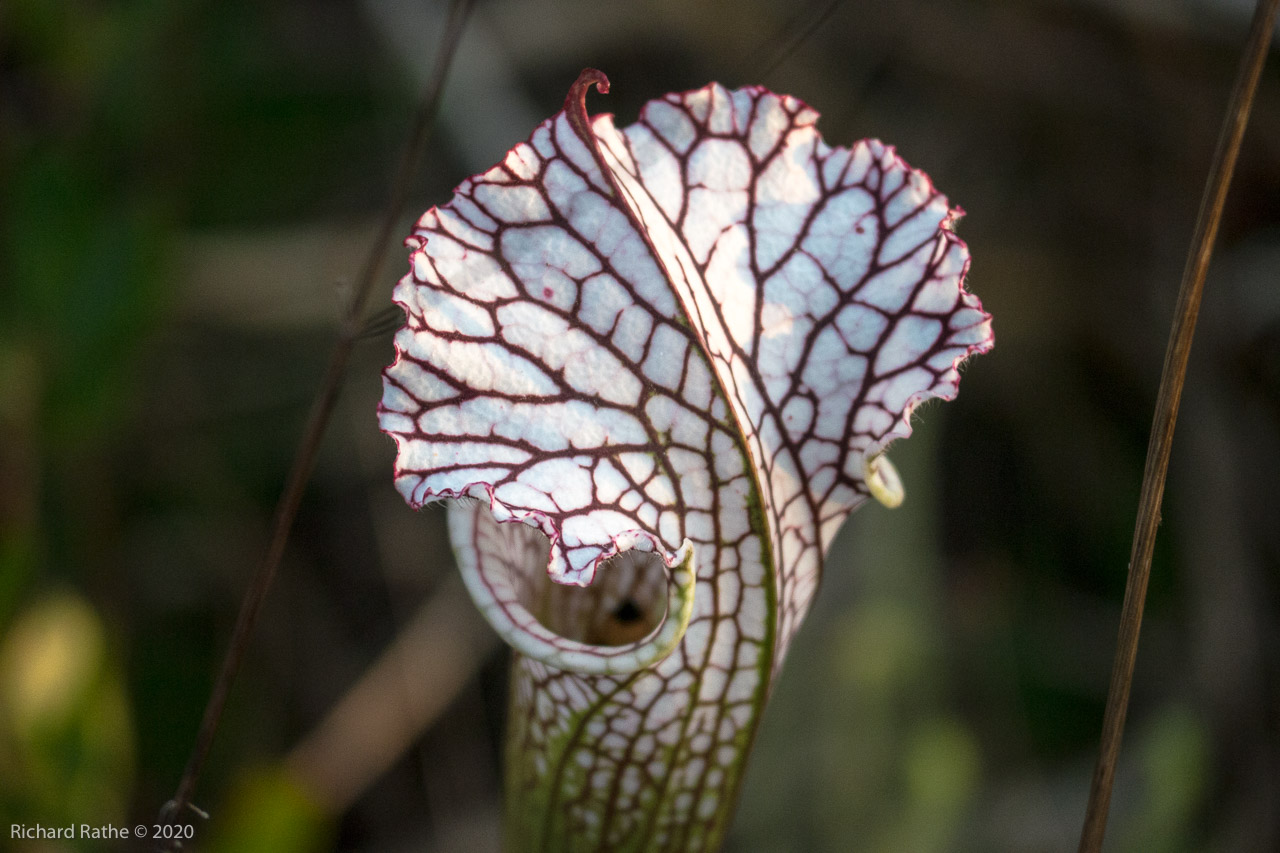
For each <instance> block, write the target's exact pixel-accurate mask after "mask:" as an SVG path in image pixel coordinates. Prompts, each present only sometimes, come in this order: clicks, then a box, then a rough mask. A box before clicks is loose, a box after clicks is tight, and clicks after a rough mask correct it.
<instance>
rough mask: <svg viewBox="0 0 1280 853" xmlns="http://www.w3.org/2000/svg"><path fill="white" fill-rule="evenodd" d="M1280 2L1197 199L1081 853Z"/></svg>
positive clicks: (1263, 9) (1274, 1) (1103, 777)
mask: <svg viewBox="0 0 1280 853" xmlns="http://www.w3.org/2000/svg"><path fill="white" fill-rule="evenodd" d="M1277 6H1280V0H1259V2H1258V4H1257V6H1256V8H1255V9H1254V15H1253V23H1252V25H1251V27H1250V30H1249V39H1248V42H1247V43H1246V45H1245V49H1244V51H1243V53H1242V54H1241V57H1240V69H1239V72H1238V74H1237V76H1236V83H1235V88H1234V89H1233V90H1232V92H1231V100H1230V102H1229V104H1228V106H1227V115H1226V118H1225V120H1224V122H1223V126H1222V132H1221V134H1220V135H1219V137H1218V147H1217V149H1216V150H1215V151H1214V155H1213V163H1212V166H1211V167H1210V169H1209V178H1208V181H1207V182H1206V185H1205V190H1204V197H1203V198H1202V199H1201V201H1200V213H1199V215H1198V217H1197V220H1196V229H1195V234H1194V236H1193V237H1192V240H1191V248H1190V251H1189V253H1188V255H1187V265H1186V268H1185V270H1184V271H1183V274H1182V286H1181V289H1180V290H1179V291H1178V304H1177V307H1176V309H1175V311H1174V319H1173V328H1172V329H1171V330H1170V332H1169V346H1168V349H1167V350H1166V351H1165V357H1164V370H1163V372H1162V373H1161V376H1160V390H1159V393H1158V395H1157V397H1156V411H1155V418H1154V420H1153V421H1152V424H1151V439H1150V442H1149V443H1148V445H1147V461H1146V467H1145V469H1144V470H1143V475H1142V492H1141V494H1140V496H1139V498H1138V519H1137V523H1136V524H1135V526H1134V531H1133V550H1132V552H1131V553H1130V556H1129V579H1128V582H1127V584H1126V586H1125V593H1124V604H1123V605H1122V609H1121V614H1120V636H1119V638H1118V639H1117V641H1116V659H1115V664H1114V666H1113V667H1112V670H1111V688H1110V692H1109V693H1108V695H1107V707H1106V711H1105V713H1104V715H1103V718H1102V743H1101V747H1100V750H1099V755H1098V763H1097V766H1096V767H1095V768H1094V771H1093V782H1092V785H1091V786H1090V790H1089V802H1088V806H1087V807H1086V810H1085V817H1084V828H1083V830H1082V831H1081V834H1080V847H1079V851H1080V853H1098V852H1099V851H1101V849H1102V839H1103V836H1104V835H1105V834H1106V829H1107V812H1108V810H1109V809H1110V806H1111V786H1112V782H1113V781H1114V778H1115V770H1116V761H1117V758H1118V755H1119V752H1120V740H1121V736H1122V735H1123V733H1124V721H1125V715H1126V714H1127V712H1128V707H1129V688H1130V686H1131V684H1132V681H1133V667H1134V660H1135V659H1136V657H1137V654H1138V633H1139V631H1140V630H1141V628H1142V609H1143V605H1144V603H1145V601H1146V597H1147V581H1148V580H1149V579H1150V577H1151V554H1152V551H1153V549H1154V547H1155V538H1156V527H1157V526H1158V525H1159V523H1160V502H1161V499H1162V498H1163V495H1164V482H1165V475H1166V473H1167V472H1168V469H1169V451H1170V448H1171V447H1172V445H1173V428H1174V425H1175V423H1176V421H1177V419H1178V403H1179V402H1180V401H1181V398H1182V388H1183V385H1184V384H1185V382H1186V374H1187V359H1188V357H1189V356H1190V354H1191V340H1192V336H1193V335H1194V334H1195V326H1196V318H1197V316H1198V315H1199V313H1200V297H1201V295H1202V294H1203V292H1204V280H1205V275H1206V273H1207V272H1208V270H1209V259H1210V257H1211V256H1212V255H1213V244H1214V239H1215V238H1216V237H1217V234H1218V223H1219V222H1220V221H1221V219H1222V209H1223V206H1224V204H1225V202H1226V197H1227V189H1228V187H1229V186H1230V185H1231V174H1232V172H1233V171H1234V170H1235V165H1236V157H1237V156H1238V155H1239V153H1240V141H1241V139H1242V138H1243V137H1244V130H1245V126H1246V125H1247V124H1248V122H1249V111H1250V109H1251V108H1252V106H1253V96H1254V92H1256V91H1257V88H1258V78H1259V77H1260V76H1261V74H1262V66H1263V64H1264V63H1265V62H1266V57H1267V48H1268V46H1269V45H1270V43H1271V31H1272V29H1273V28H1274V27H1275V19H1276V9H1277Z"/></svg>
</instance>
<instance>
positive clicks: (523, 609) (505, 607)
mask: <svg viewBox="0 0 1280 853" xmlns="http://www.w3.org/2000/svg"><path fill="white" fill-rule="evenodd" d="M449 528H450V536H451V538H452V539H453V542H454V549H455V552H456V554H457V557H458V567H459V570H460V571H461V573H462V578H463V581H464V582H465V583H466V586H467V590H468V591H469V592H470V593H471V597H472V600H473V601H475V603H476V606H477V607H479V608H480V612H481V613H482V614H483V615H484V617H485V619H486V620H487V621H488V622H489V624H490V625H491V626H492V627H493V628H494V630H495V631H497V632H498V634H499V635H500V636H501V637H502V638H503V640H505V641H506V642H507V644H508V645H510V646H511V647H512V648H514V649H515V650H516V651H518V652H520V653H521V654H522V655H524V656H525V657H529V658H532V659H534V660H538V661H541V662H543V663H545V664H547V665H548V666H552V667H555V668H557V669H562V670H568V671H572V672H577V673H580V674H584V675H623V674H629V673H632V672H636V671H638V670H640V669H643V668H645V667H648V666H651V665H653V664H654V663H656V662H658V661H660V660H662V659H663V658H665V657H666V656H667V655H668V654H670V653H671V652H672V650H674V649H675V647H676V646H677V645H678V644H679V642H680V640H681V638H682V637H683V636H684V632H685V630H686V629H687V628H688V626H689V620H690V618H691V617H692V615H693V593H694V588H695V585H696V580H695V576H694V567H693V546H692V544H691V543H689V542H687V541H686V542H685V544H684V545H683V546H682V547H681V549H680V551H679V552H677V555H676V557H677V559H676V561H675V562H674V563H673V564H672V565H666V564H665V562H664V560H663V559H662V557H660V556H659V555H658V554H656V553H653V552H646V551H641V550H634V549H633V550H628V551H624V552H622V553H619V554H615V555H613V556H612V557H610V558H609V559H608V560H606V561H605V562H604V563H603V564H602V565H601V567H600V571H599V572H598V573H597V574H596V576H595V577H594V579H593V581H592V582H591V583H590V584H588V585H586V586H572V585H566V584H559V583H555V582H554V581H552V580H551V579H550V578H549V577H548V576H547V571H546V565H547V551H548V540H547V537H546V536H545V535H543V534H542V533H541V532H540V531H538V530H537V529H536V528H534V527H531V526H529V525H527V524H522V523H519V522H498V521H497V520H496V519H494V517H493V515H492V513H490V512H489V509H488V507H486V506H485V505H484V504H483V502H475V501H459V502H456V503H454V504H452V505H451V506H450V508H449Z"/></svg>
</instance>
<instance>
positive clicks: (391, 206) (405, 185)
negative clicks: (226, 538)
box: [160, 0, 472, 822]
mask: <svg viewBox="0 0 1280 853" xmlns="http://www.w3.org/2000/svg"><path fill="white" fill-rule="evenodd" d="M471 6H472V2H471V0H453V3H452V5H451V6H450V9H449V19H448V22H447V24H446V25H445V32H444V35H443V39H442V42H441V47H440V54H439V56H438V57H437V58H436V64H435V68H434V69H433V70H432V74H431V79H430V81H429V82H428V83H427V87H426V90H425V91H424V93H423V98H422V102H421V103H420V104H419V106H418V110H417V112H416V113H415V115H414V120H413V126H412V129H411V131H410V135H409V143H408V145H407V146H406V147H405V150H404V154H403V155H402V157H401V159H400V165H399V167H398V168H397V170H396V173H395V178H394V180H393V181H392V183H391V192H390V198H389V200H388V202H387V208H386V212H385V214H384V215H383V218H382V223H381V225H380V227H379V228H378V234H377V236H376V238H375V239H374V241H373V243H372V244H371V245H370V247H369V253H368V255H366V257H365V261H364V264H363V266H362V267H361V270H360V277H359V279H358V280H357V285H356V288H355V290H354V292H353V293H352V298H351V301H350V303H349V304H348V305H347V306H346V310H345V311H344V312H343V317H342V324H341V326H340V328H339V330H338V339H337V341H335V342H334V346H333V352H332V353H331V355H330V357H329V365H328V367H327V369H326V370H325V375H324V379H323V381H322V382H321V385H320V391H319V393H318V394H317V395H316V399H315V402H314V403H313V404H312V407H311V413H310V415H309V416H308V418H307V425H306V428H305V430H304V431H303V434H302V439H301V441H300V442H299V444H298V451H297V453H296V455H295V456H294V459H293V466H292V467H291V469H290V471H289V478H288V480H287V481H286V484H285V487H284V491H283V492H282V493H281V495H280V501H279V503H278V504H277V505H276V512H275V520H274V522H273V526H272V530H271V541H270V544H269V545H268V546H267V553H266V554H265V556H264V557H263V560H262V563H261V564H260V565H259V566H258V571H257V573H256V574H255V575H254V577H253V580H252V582H251V583H250V585H249V588H248V589H247V590H245V594H244V598H243V600H242V601H241V603H240V613H239V616H238V617H237V618H236V625H235V629H234V631H233V632H232V635H231V644H230V646H229V648H228V649H227V654H226V657H225V658H224V659H223V661H222V668H221V670H220V671H219V673H218V678H217V681H215V682H214V685H213V691H212V693H211V694H210V696H209V702H208V704H206V705H205V710H204V717H203V718H202V719H201V721H200V729H199V731H198V732H197V734H196V741H195V744H194V745H193V747H192V749H191V755H190V757H189V758H188V759H187V765H186V768H185V769H184V770H183V773H182V779H181V781H179V783H178V789H177V791H176V793H174V795H173V799H171V800H169V801H168V802H167V803H165V804H164V807H163V808H162V809H161V811H160V818H161V820H162V821H163V822H171V821H173V820H175V819H176V818H177V817H178V816H180V815H182V814H183V812H185V811H186V810H187V809H189V808H192V805H191V796H192V794H193V793H194V792H195V787H196V783H197V782H198V781H199V778H200V773H201V771H202V770H203V768H204V763H205V759H206V758H207V757H208V755H209V750H210V748H211V747H212V746H213V738H214V735H215V734H216V733H217V730H218V724H219V722H220V721H221V719H222V712H223V709H224V708H225V707H226V703H227V697H228V696H229V695H230V693H231V685H232V683H233V682H234V681H235V677H236V674H237V673H238V672H239V671H240V665H241V663H242V662H243V660H244V655H245V652H246V651H247V649H248V646H249V641H250V639H251V638H252V636H253V629H254V626H255V625H256V624H257V621H258V611H259V610H260V609H261V607H262V602H263V601H264V600H265V599H266V597H267V591H268V590H269V589H270V587H271V581H272V580H273V579H274V578H275V574H276V569H277V568H279V566H280V560H281V558H282V557H283V556H284V548H285V544H286V543H287V542H288V540H289V532H290V530H291V529H292V528H293V521H294V518H295V517H296V516H297V514H298V507H299V506H300V505H301V503H302V495H303V492H304V491H305V489H306V485H307V481H308V480H309V479H310V478H311V471H312V469H313V468H314V467H315V461H316V456H317V455H318V454H319V452H320V443H321V441H322V439H323V438H324V433H325V430H326V429H327V427H328V426H329V419H330V417H331V416H332V415H333V410H334V406H335V405H336V404H337V402H338V395H339V392H340V391H341V389H342V380H343V377H344V376H345V375H346V369H347V362H348V360H349V359H350V357H351V351H352V349H353V348H354V346H355V343H356V341H357V340H358V339H359V338H360V334H361V324H362V317H363V315H364V307H365V303H367V302H368V299H369V294H370V293H371V292H372V291H373V285H374V283H375V282H376V281H377V280H378V278H379V275H380V274H381V271H382V260H383V257H384V256H385V255H386V251H387V246H388V245H389V244H390V242H391V239H392V237H393V235H394V234H395V232H396V229H397V228H398V226H399V222H400V217H401V216H402V215H403V213H404V208H405V203H406V202H407V201H408V197H409V187H410V185H411V183H412V181H413V177H414V175H415V174H417V172H418V169H419V166H420V164H421V162H422V157H423V153H424V152H425V150H426V146H427V141H428V139H429V138H430V130H431V126H432V123H433V121H434V119H435V115H436V113H437V111H438V110H439V107H440V98H441V95H442V94H443V92H444V84H445V80H446V79H447V77H448V73H449V66H450V65H451V64H452V60H453V55H454V53H455V52H456V50H457V47H458V43H459V42H461V41H462V32H463V28H464V27H465V25H466V21H467V17H468V15H469V14H470V12H471Z"/></svg>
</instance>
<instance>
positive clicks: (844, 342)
mask: <svg viewBox="0 0 1280 853" xmlns="http://www.w3.org/2000/svg"><path fill="white" fill-rule="evenodd" d="M593 85H594V86H596V87H597V88H598V89H599V90H600V92H602V93H604V92H607V91H608V85H609V84H608V80H607V79H606V78H605V76H604V75H603V74H602V73H600V72H599V71H595V70H586V71H584V72H583V73H582V75H581V76H580V77H579V78H578V80H577V82H576V83H574V85H573V87H572V88H571V89H570V91H569V94H568V97H567V98H566V99H565V105H564V109H563V111H561V112H559V113H557V114H556V115H555V116H553V117H552V118H551V119H549V120H547V121H546V122H544V123H543V124H541V125H539V126H538V127H537V128H536V129H535V130H534V132H533V134H532V136H530V138H529V140H528V141H527V142H523V143H521V144H519V145H517V146H516V147H515V148H513V149H512V150H511V151H510V152H509V153H508V154H507V155H506V157H505V158H504V159H503V160H502V162H501V163H499V164H498V165H496V166H494V167H493V168H492V169H490V170H489V171H487V172H485V173H483V174H481V175H477V176H475V177H472V178H470V179H468V180H466V181H464V182H463V183H462V184H461V185H460V186H459V187H458V188H457V190H456V191H455V194H454V197H453V200H452V201H450V202H449V203H448V204H445V205H442V206H440V207H436V208H432V209H431V210H429V211H427V212H426V213H425V214H424V215H423V216H422V218H421V219H420V220H419V222H418V224H417V227H416V228H415V230H414V232H413V235H412V236H411V237H410V238H409V240H408V241H407V242H408V243H409V245H410V246H411V247H412V249H413V252H412V259H411V271H410V273H409V274H408V275H407V276H405V278H404V279H402V280H401V281H400V283H399V285H398V286H397V287H396V290H395V301H396V302H397V303H399V304H400V305H401V306H402V307H403V309H404V311H405V314H406V324H405V326H404V327H403V328H402V329H400V331H399V332H398V333H397V335H396V338H395V344H396V359H395V362H394V363H393V364H392V365H391V366H390V367H388V368H387V370H386V371H385V375H384V394H383V398H382V402H381V405H380V407H379V422H380V426H381V428H382V429H383V430H384V431H385V432H387V433H388V434H389V435H391V436H392V437H393V438H394V439H395V441H396V447H397V454H396V463H395V484H396V487H397V488H398V489H399V491H400V492H401V494H402V495H403V496H404V498H405V500H406V501H408V503H409V504H410V505H411V506H413V507H415V508H417V507H421V506H423V505H424V504H427V503H429V502H432V501H435V500H439V499H442V498H453V499H457V500H454V501H452V502H451V504H450V506H449V510H448V512H449V527H450V534H451V536H452V539H453V547H454V550H455V552H456V555H457V559H458V564H459V566H460V568H461V571H462V574H463V577H464V579H465V580H466V584H467V587H468V589H469V590H470V592H471V595H472V597H473V598H474V600H475V603H476V605H477V606H478V607H479V608H480V610H481V611H482V612H483V614H484V616H485V617H486V619H488V621H489V623H490V624H491V625H492V626H493V628H494V629H495V630H496V631H497V632H498V633H499V634H500V635H501V636H502V637H503V639H505V640H506V641H507V642H508V643H509V644H510V645H511V646H512V647H513V648H514V649H515V650H516V652H517V654H516V658H515V664H514V674H513V688H512V699H511V708H510V727H509V731H508V741H507V755H506V796H507V804H506V812H507V818H506V838H507V845H508V848H509V849H511V850H547V851H559V850H603V849H608V850H681V851H684V850H715V849H717V848H718V847H719V845H720V844H721V842H722V840H723V838H724V835H725V832H726V830H727V827H728V824H729V820H730V817H731V815H732V812H733V806H734V801H735V798H736V793H737V791H738V789H739V787H740V785H741V781H742V775H743V768H744V764H745V762H746V759H747V755H748V753H749V750H750V746H751V742H752V739H753V737H754V735H755V732H756V729H757V726H758V723H759V720H760V715H761V712H762V710H763V708H764V705H765V701H766V699H767V698H768V695H769V690H770V684H771V682H772V680H773V678H774V677H775V676H776V674H777V673H778V671H779V668H780V666H781V664H782V660H783V658H784V656H785V654H786V650H787V646H788V643H789V642H790V640H791V637H792V636H793V635H794V633H795V631H796V629H797V628H798V627H799V625H800V623H801V621H802V619H803V618H804V615H805V613H806V611H807V610H808V608H809V605H810V602H811V601H812V598H813V595H814V592H815V590H816V588H817V586H818V581H819V577H820V575H821V572H822V564H823V556H824V554H825V552H826V550H827V548H828V547H829V546H830V544H831V541H832V539H833V537H834V536H835V533H836V531H837V530H838V528H839V527H840V525H841V523H842V522H843V521H844V519H845V518H846V516H848V514H849V513H850V512H851V511H853V510H854V509H855V508H856V507H858V506H859V505H860V504H861V503H863V502H864V501H865V500H866V499H867V498H868V497H869V496H870V497H875V498H877V499H879V500H880V501H882V502H883V503H886V504H889V505H896V503H898V502H900V501H901V499H902V494H903V492H902V486H901V484H900V481H899V480H898V476H897V473H896V472H895V471H894V469H893V466H892V465H891V464H890V463H889V461H888V460H887V459H886V458H885V456H884V455H883V454H884V450H885V448H886V447H887V446H888V445H889V444H890V443H891V442H892V441H894V440H895V439H898V438H902V437H905V436H907V435H908V434H910V432H911V426H910V418H911V413H912V411H913V410H914V409H915V407H916V406H917V405H918V404H919V403H921V402H922V401H923V400H925V399H927V398H930V397H941V398H944V399H950V398H952V397H954V396H955V394H956V390H957V384H958V382H959V374H958V367H959V365H960V363H961V362H962V361H964V360H965V359H966V358H968V357H969V356H970V355H972V354H974V353H979V352H985V351H986V350H988V349H990V348H991V346H992V344H993V337H992V330H991V318H990V316H989V315H987V314H986V313H984V312H983V310H982V306H981V304H980V303H979V301H978V299H977V297H975V296H974V295H973V294H971V293H969V292H968V291H967V290H966V289H965V274H966V272H967V270H968V265H969V257H968V250H967V248H966V246H965V244H964V243H963V241H961V240H960V239H959V238H958V237H957V236H956V235H955V234H954V233H953V228H954V225H955V222H956V220H957V218H958V217H959V215H960V211H959V210H958V209H953V208H951V207H950V205H949V203H948V201H947V199H946V198H945V197H944V196H943V195H942V194H941V193H939V192H938V191H937V190H936V189H934V186H933V184H932V182H931V181H930V180H929V178H928V177H927V176H926V175H925V174H924V173H923V172H919V171H916V170H913V169H912V168H910V167H909V166H908V165H907V164H906V163H904V162H903V161H902V159H901V158H900V157H898V155H897V154H896V153H895V151H894V149H893V148H892V147H890V146H887V145H885V144H883V143H881V142H879V141H876V140H865V141H862V142H859V143H857V144H855V145H854V146H853V147H852V148H839V147H836V148H833V147H831V146H829V145H827V144H826V143H825V142H824V141H823V140H822V138H821V136H819V134H818V132H817V130H816V128H815V124H816V122H817V119H818V114H817V113H816V112H815V111H814V110H813V109H811V108H810V107H808V106H807V105H806V104H804V103H803V102H802V101H800V100H798V99H796V98H793V97H789V96H784V95H776V94H774V93H772V92H769V91H767V90H765V89H763V88H760V87H756V86H749V87H746V88H742V89H738V90H736V91H728V90H726V89H724V88H723V87H721V86H720V85H718V84H714V83H713V84H711V85H708V86H706V87H704V88H702V89H698V90H696V91H691V92H684V93H679V94H670V95H666V96H665V97H662V98H659V99H657V100H654V101H651V102H650V103H649V104H647V105H646V106H645V107H644V109H643V110H642V112H641V114H640V118H639V120H638V121H637V122H636V123H635V124H633V125H631V126H630V127H627V128H623V129H618V128H616V127H615V125H614V122H613V117H612V116H611V115H597V116H594V117H589V116H588V114H587V110H586V95H587V92H588V90H589V89H590V87H591V86H593Z"/></svg>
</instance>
